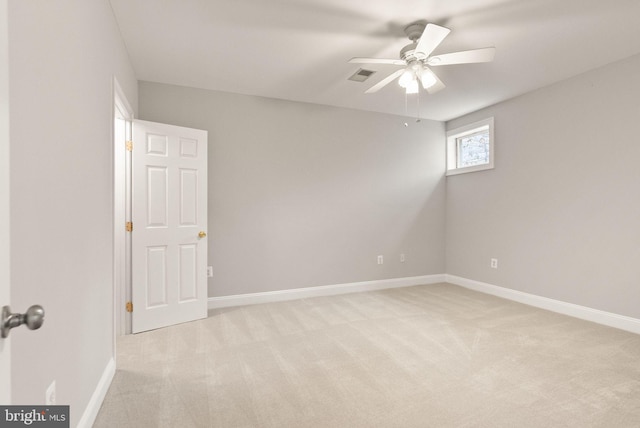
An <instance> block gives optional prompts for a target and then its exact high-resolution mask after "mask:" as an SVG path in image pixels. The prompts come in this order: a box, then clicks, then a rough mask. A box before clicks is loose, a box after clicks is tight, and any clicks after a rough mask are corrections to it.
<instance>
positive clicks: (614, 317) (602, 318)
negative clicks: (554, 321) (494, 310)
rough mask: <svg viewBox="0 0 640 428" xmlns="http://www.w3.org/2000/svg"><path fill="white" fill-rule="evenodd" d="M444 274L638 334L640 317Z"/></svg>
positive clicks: (472, 286)
mask: <svg viewBox="0 0 640 428" xmlns="http://www.w3.org/2000/svg"><path fill="white" fill-rule="evenodd" d="M445 276H446V282H448V283H450V284H455V285H459V286H461V287H464V288H468V289H470V290H475V291H479V292H481V293H485V294H491V295H493V296H497V297H502V298H504V299H508V300H513V301H515V302H519V303H524V304H525V305H529V306H535V307H536V308H541V309H546V310H549V311H552V312H557V313H559V314H564V315H569V316H571V317H574V318H579V319H582V320H586V321H591V322H595V323H598V324H602V325H606V326H609V327H614V328H618V329H620V330H625V331H629V332H631V333H636V334H640V319H637V318H631V317H627V316H624V315H618V314H614V313H611V312H605V311H601V310H599V309H592V308H588V307H586V306H580V305H575V304H573V303H567V302H563V301H560V300H554V299H549V298H547V297H542V296H536V295H535V294H529V293H524V292H522V291H517V290H511V289H509V288H504V287H499V286H497V285H492V284H487V283H485V282H480V281H474V280H472V279H467V278H462V277H459V276H455V275H449V274H447V275H445Z"/></svg>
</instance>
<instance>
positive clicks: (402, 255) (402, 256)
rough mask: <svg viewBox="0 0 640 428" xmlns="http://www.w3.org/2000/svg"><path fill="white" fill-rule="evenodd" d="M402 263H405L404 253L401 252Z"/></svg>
mask: <svg viewBox="0 0 640 428" xmlns="http://www.w3.org/2000/svg"><path fill="white" fill-rule="evenodd" d="M400 263H404V253H402V254H400Z"/></svg>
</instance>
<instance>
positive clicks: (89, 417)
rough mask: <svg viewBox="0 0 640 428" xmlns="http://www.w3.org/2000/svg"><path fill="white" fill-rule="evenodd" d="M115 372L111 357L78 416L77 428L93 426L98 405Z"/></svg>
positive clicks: (114, 363)
mask: <svg viewBox="0 0 640 428" xmlns="http://www.w3.org/2000/svg"><path fill="white" fill-rule="evenodd" d="M115 374H116V362H115V360H114V359H113V358H111V359H109V362H108V363H107V366H106V367H105V369H104V372H103V373H102V377H101V378H100V381H99V382H98V385H97V386H96V389H95V391H93V395H91V399H90V400H89V404H87V407H85V409H84V413H82V417H81V418H80V421H79V422H78V425H76V426H77V427H78V428H84V427H87V428H90V427H91V426H93V423H94V422H95V421H96V417H97V416H98V412H99V411H100V406H102V402H103V401H104V397H106V395H107V392H108V391H109V387H110V386H111V381H113V376H115Z"/></svg>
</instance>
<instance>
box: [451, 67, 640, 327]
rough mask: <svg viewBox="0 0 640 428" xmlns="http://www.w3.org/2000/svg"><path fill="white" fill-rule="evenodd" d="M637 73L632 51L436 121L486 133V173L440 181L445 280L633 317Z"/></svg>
mask: <svg viewBox="0 0 640 428" xmlns="http://www.w3.org/2000/svg"><path fill="white" fill-rule="evenodd" d="M638 76H640V56H635V57H632V58H630V59H627V60H625V61H622V62H618V63H615V64H612V65H609V66H606V67H604V68H601V69H598V70H595V71H592V72H589V73H586V74H584V75H580V76H578V77H575V78H572V79H569V80H566V81H563V82H561V83H558V84H556V85H553V86H550V87H547V88H544V89H540V90H538V91H535V92H532V93H528V94H526V95H523V96H521V97H518V98H515V99H512V100H510V101H506V102H503V103H501V104H498V105H496V106H493V107H490V108H487V109H484V110H481V111H478V112H475V113H473V114H470V115H468V116H465V117H462V118H459V119H456V120H453V121H450V122H449V123H447V129H452V128H455V127H458V126H461V125H464V124H467V123H471V122H474V121H477V120H479V119H482V118H485V117H490V116H494V117H495V135H496V137H495V139H496V146H495V148H496V167H495V169H494V170H490V171H484V172H477V173H471V174H463V175H459V176H451V177H448V178H447V202H446V205H447V257H446V260H447V268H446V270H447V273H449V274H452V275H458V276H461V277H465V278H469V279H474V280H478V281H482V282H487V283H490V284H494V285H498V286H502V287H507V288H511V289H515V290H520V291H524V292H527V293H532V294H536V295H540V296H545V297H549V298H553V299H557V300H561V301H565V302H570V303H575V304H578V305H583V306H587V307H591V308H596V309H601V310H605V311H610V312H613V313H617V314H622V315H627V316H631V317H635V318H640V305H638V302H640V283H639V281H640V198H639V197H638V195H639V194H640V193H639V191H640V190H639V189H640V166H639V165H638V162H639V161H640V139H639V138H638V129H637V126H638V123H639V120H640V101H639V100H640V78H639V77H638ZM491 257H496V258H498V260H499V268H498V269H497V270H493V269H490V268H489V260H490V258H491Z"/></svg>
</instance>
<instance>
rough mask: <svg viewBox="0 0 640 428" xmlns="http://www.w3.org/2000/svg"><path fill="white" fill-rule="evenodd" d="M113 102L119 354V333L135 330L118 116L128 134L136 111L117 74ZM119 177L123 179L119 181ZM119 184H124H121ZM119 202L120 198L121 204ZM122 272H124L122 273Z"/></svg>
mask: <svg viewBox="0 0 640 428" xmlns="http://www.w3.org/2000/svg"><path fill="white" fill-rule="evenodd" d="M112 84H113V85H112V92H113V94H112V95H113V97H112V99H113V106H112V115H111V142H112V144H113V148H112V150H111V153H112V156H113V158H112V162H111V164H112V166H113V168H112V171H113V172H112V174H113V176H112V177H111V178H112V180H111V181H112V204H113V219H114V221H113V279H114V284H113V287H114V293H113V296H114V302H113V305H114V309H113V312H114V313H113V319H114V337H113V356H114V358H115V355H116V347H115V343H116V336H119V335H123V334H127V333H128V332H130V331H131V327H130V324H131V322H130V315H129V314H128V313H127V312H126V311H125V309H124V308H125V302H126V301H127V300H128V297H129V296H128V294H130V293H128V290H129V288H128V277H129V272H128V267H129V263H128V259H127V258H128V257H129V254H128V247H127V245H128V237H127V234H126V233H125V231H124V227H123V224H124V223H125V221H126V219H127V218H126V217H127V209H126V207H125V206H123V205H122V203H124V204H125V205H126V204H127V200H126V199H127V196H128V195H127V191H126V190H125V189H124V188H123V186H124V187H126V185H127V152H126V149H125V146H124V141H116V135H115V118H116V115H117V113H119V114H120V115H122V116H123V118H124V120H125V121H127V124H126V125H125V128H126V130H125V134H130V130H131V121H132V120H133V117H134V113H133V109H132V108H131V104H130V103H129V101H128V100H127V97H126V95H125V93H124V91H123V90H122V87H121V86H120V83H119V82H118V79H117V77H116V76H113V81H112ZM125 139H131V135H125ZM118 180H123V181H124V182H123V183H119V182H118ZM117 184H121V185H120V186H117ZM117 202H120V203H119V204H118V203H117ZM119 274H120V275H119Z"/></svg>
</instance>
